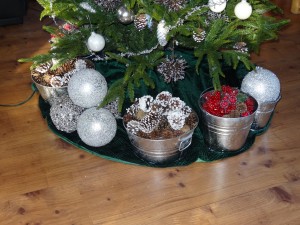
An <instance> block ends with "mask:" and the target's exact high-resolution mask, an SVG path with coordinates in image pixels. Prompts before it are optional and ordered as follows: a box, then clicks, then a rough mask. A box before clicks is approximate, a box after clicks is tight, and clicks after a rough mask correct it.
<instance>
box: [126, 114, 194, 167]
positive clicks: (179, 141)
mask: <svg viewBox="0 0 300 225" xmlns="http://www.w3.org/2000/svg"><path fill="white" fill-rule="evenodd" d="M197 119H198V118H197ZM197 125H198V121H197V124H195V126H194V127H193V129H191V130H189V131H188V132H186V133H184V134H182V135H181V136H178V137H174V138H170V139H146V138H142V137H139V136H137V135H134V134H132V133H130V132H129V131H128V130H127V134H128V137H129V140H130V142H131V144H132V145H133V147H134V149H135V153H136V154H137V155H138V156H139V157H141V158H143V159H145V160H147V161H149V162H152V163H165V162H169V161H173V160H176V159H178V158H179V157H180V155H181V154H182V152H183V151H184V150H185V149H186V148H188V147H189V146H190V144H191V143H192V136H193V133H194V130H195V128H196V127H197ZM124 127H125V128H126V126H124Z"/></svg>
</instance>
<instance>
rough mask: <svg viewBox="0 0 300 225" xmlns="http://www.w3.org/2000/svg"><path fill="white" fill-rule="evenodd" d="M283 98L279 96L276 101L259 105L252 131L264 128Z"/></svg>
mask: <svg viewBox="0 0 300 225" xmlns="http://www.w3.org/2000/svg"><path fill="white" fill-rule="evenodd" d="M280 99H281V96H279V97H278V98H277V99H276V101H270V102H262V103H260V102H259V103H258V108H257V111H256V113H255V117H254V122H253V124H252V129H254V130H257V129H261V128H264V127H265V126H266V125H267V123H268V122H269V120H270V117H271V115H272V113H273V111H274V109H275V107H276V105H277V103H278V102H279V101H280Z"/></svg>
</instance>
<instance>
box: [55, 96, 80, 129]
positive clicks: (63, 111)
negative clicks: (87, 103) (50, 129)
mask: <svg viewBox="0 0 300 225" xmlns="http://www.w3.org/2000/svg"><path fill="white" fill-rule="evenodd" d="M84 110H85V109H84V108H82V107H80V106H77V105H74V103H73V102H72V101H71V99H70V98H69V97H68V96H67V95H64V96H61V97H60V98H59V100H57V101H56V102H55V104H53V105H52V106H51V108H50V117H51V120H52V122H53V124H54V126H55V127H56V128H57V129H58V130H60V131H64V132H67V133H71V132H73V131H75V130H76V128H77V121H78V118H79V116H80V115H81V113H82V112H83V111H84Z"/></svg>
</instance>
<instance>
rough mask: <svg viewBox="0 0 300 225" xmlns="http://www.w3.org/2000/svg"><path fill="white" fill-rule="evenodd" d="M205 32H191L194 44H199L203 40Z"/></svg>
mask: <svg viewBox="0 0 300 225" xmlns="http://www.w3.org/2000/svg"><path fill="white" fill-rule="evenodd" d="M205 37H206V32H205V30H203V29H201V28H198V29H197V31H193V39H194V41H196V42H201V41H203V40H204V39H205Z"/></svg>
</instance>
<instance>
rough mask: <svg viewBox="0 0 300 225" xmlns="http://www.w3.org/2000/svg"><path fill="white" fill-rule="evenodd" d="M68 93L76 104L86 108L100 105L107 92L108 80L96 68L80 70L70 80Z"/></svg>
mask: <svg viewBox="0 0 300 225" xmlns="http://www.w3.org/2000/svg"><path fill="white" fill-rule="evenodd" d="M68 93H69V96H70V98H71V100H72V101H73V102H74V104H76V105H79V106H81V107H84V108H90V107H93V106H98V105H99V104H100V103H101V102H102V101H103V99H104V97H105V95H106V93H107V82H106V80H105V78H104V76H102V75H101V74H100V73H99V72H98V71H96V70H94V69H83V70H79V71H78V72H76V73H75V74H74V75H73V76H72V77H71V79H70V81H69V84H68Z"/></svg>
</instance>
